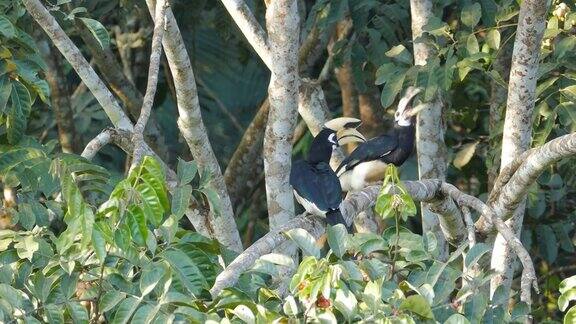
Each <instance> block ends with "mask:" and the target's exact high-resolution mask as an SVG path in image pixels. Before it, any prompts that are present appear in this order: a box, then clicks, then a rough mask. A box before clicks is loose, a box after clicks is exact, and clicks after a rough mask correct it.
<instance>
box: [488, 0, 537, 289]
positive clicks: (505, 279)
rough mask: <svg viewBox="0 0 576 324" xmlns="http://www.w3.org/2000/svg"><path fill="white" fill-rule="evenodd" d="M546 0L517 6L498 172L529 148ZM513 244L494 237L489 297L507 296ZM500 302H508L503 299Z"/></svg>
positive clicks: (517, 228)
mask: <svg viewBox="0 0 576 324" xmlns="http://www.w3.org/2000/svg"><path fill="white" fill-rule="evenodd" d="M546 12H547V1H546V0H524V1H523V2H522V4H521V5H520V14H519V17H518V28H517V30H516V39H515V41H514V50H513V52H512V65H511V68H510V80H509V82H508V100H507V104H506V117H505V119H504V133H503V135H502V155H501V169H504V168H505V167H506V166H507V165H508V164H510V163H511V162H512V161H513V160H514V158H516V157H518V156H520V155H521V154H522V152H524V151H526V150H528V149H529V148H530V143H531V141H532V123H531V120H532V114H533V110H534V103H535V99H536V82H537V80H538V61H539V56H540V45H541V41H542V37H543V35H544V29H545V27H546ZM526 180H527V181H529V180H530V179H526ZM516 198H517V199H519V200H520V202H521V203H519V204H518V205H517V206H518V208H517V209H516V211H515V212H514V215H513V217H512V218H511V219H510V220H508V221H507V224H508V226H510V227H511V228H512V229H513V231H514V234H515V235H516V237H519V236H520V232H521V228H522V221H523V218H524V209H525V204H526V201H525V195H520V196H518V197H516ZM494 210H495V211H496V213H497V215H498V216H499V217H502V218H503V217H505V214H503V213H501V212H502V210H499V209H498V206H494ZM512 242H515V241H510V240H509V238H505V237H504V234H503V233H500V234H499V235H497V236H496V240H495V241H494V248H493V253H492V260H491V267H492V269H494V270H496V275H495V276H494V277H492V280H491V284H490V295H491V296H493V294H494V292H495V291H496V288H497V287H500V286H503V288H504V291H503V293H504V296H505V297H508V296H509V293H510V287H511V284H512V278H513V269H512V266H513V262H514V260H515V257H514V254H512V251H511V245H510V244H512ZM502 300H508V298H503V299H502Z"/></svg>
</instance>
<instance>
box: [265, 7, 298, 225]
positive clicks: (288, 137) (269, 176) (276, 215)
mask: <svg viewBox="0 0 576 324" xmlns="http://www.w3.org/2000/svg"><path fill="white" fill-rule="evenodd" d="M266 26H267V29H268V34H269V43H270V49H271V57H272V66H271V71H272V75H271V78H270V86H269V87H268V98H269V101H270V112H269V114H268V123H267V125H266V131H265V136H264V174H265V179H266V198H267V202H268V220H269V222H270V227H271V228H276V227H278V226H280V225H281V224H284V223H286V222H287V221H289V220H290V219H291V218H293V217H294V198H293V196H292V195H293V194H292V187H291V186H290V183H289V178H290V166H291V157H292V136H293V134H294V127H295V126H296V119H297V116H298V115H297V108H298V83H299V78H298V48H299V35H300V31H299V30H300V24H299V16H298V9H297V3H296V1H295V0H275V1H273V2H272V3H270V5H269V7H268V9H267V10H266Z"/></svg>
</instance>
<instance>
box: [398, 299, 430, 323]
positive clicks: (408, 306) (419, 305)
mask: <svg viewBox="0 0 576 324" xmlns="http://www.w3.org/2000/svg"><path fill="white" fill-rule="evenodd" d="M400 309H402V310H408V311H411V312H412V313H415V314H417V315H419V316H421V317H424V318H427V319H434V314H433V313H432V308H431V307H430V305H429V304H428V302H427V301H426V298H424V297H422V296H420V295H412V296H408V297H407V298H406V299H405V300H403V301H402V303H401V304H400Z"/></svg>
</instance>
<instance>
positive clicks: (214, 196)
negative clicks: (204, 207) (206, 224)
mask: <svg viewBox="0 0 576 324" xmlns="http://www.w3.org/2000/svg"><path fill="white" fill-rule="evenodd" d="M201 191H202V193H203V194H204V196H206V199H208V203H209V204H210V210H211V211H212V212H213V213H214V214H215V215H216V216H219V215H220V213H221V208H220V196H219V195H218V193H217V192H216V190H214V189H213V188H212V187H204V188H202V190H201Z"/></svg>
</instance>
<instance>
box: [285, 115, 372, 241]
mask: <svg viewBox="0 0 576 324" xmlns="http://www.w3.org/2000/svg"><path fill="white" fill-rule="evenodd" d="M360 123H361V121H360V120H358V119H356V118H347V117H340V118H336V119H332V120H331V121H329V122H327V123H326V124H324V127H323V128H322V130H321V131H320V132H319V133H318V135H316V137H314V139H313V140H312V144H311V145H310V149H309V151H308V158H307V159H306V160H298V161H295V162H294V163H292V169H291V171H290V184H291V185H292V187H293V189H294V196H295V197H296V200H297V201H298V202H299V203H300V204H301V205H302V206H303V207H304V208H305V209H306V211H307V212H309V213H311V214H314V215H318V216H324V217H326V221H327V223H328V224H330V225H335V224H338V223H341V224H344V225H346V222H345V221H344V218H343V216H342V213H341V212H340V204H341V203H342V188H341V187H340V181H339V180H338V176H337V175H336V173H335V172H334V171H333V170H332V168H331V167H330V158H331V156H332V151H333V150H334V149H335V148H336V147H338V146H340V145H344V144H346V143H351V142H364V141H366V139H365V138H364V136H363V135H362V134H361V133H360V132H358V131H357V130H356V128H357V127H358V126H360ZM348 230H349V231H350V228H348Z"/></svg>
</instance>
